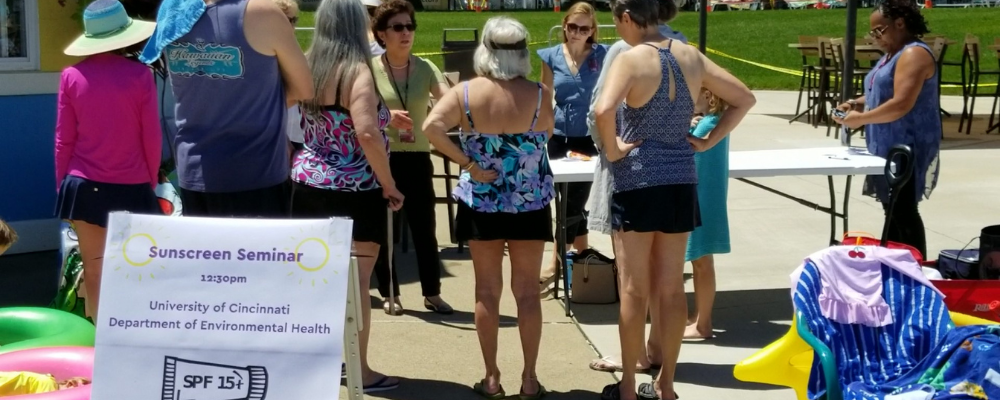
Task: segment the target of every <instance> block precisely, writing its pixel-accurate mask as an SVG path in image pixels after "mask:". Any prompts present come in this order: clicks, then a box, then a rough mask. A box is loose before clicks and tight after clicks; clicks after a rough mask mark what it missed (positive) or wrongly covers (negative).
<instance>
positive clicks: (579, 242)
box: [538, 235, 590, 290]
mask: <svg viewBox="0 0 1000 400" xmlns="http://www.w3.org/2000/svg"><path fill="white" fill-rule="evenodd" d="M572 245H573V249H575V250H576V251H577V252H581V251H584V250H586V249H587V248H589V247H590V240H588V238H587V235H582V236H577V237H576V239H574V240H573V243H572ZM558 267H559V254H557V253H556V252H555V251H553V252H552V263H550V264H548V265H547V266H546V267H545V269H544V270H543V271H542V273H541V274H539V275H538V281H539V282H540V283H541V284H542V285H544V286H548V284H550V283H551V282H548V281H549V280H550V279H551V278H552V277H554V276H555V275H556V268H558ZM541 289H542V290H545V288H544V287H542V288H541Z"/></svg>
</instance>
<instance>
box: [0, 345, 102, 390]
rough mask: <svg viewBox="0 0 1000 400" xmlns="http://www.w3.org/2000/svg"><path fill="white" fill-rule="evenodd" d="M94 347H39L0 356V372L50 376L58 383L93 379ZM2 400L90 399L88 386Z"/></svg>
mask: <svg viewBox="0 0 1000 400" xmlns="http://www.w3.org/2000/svg"><path fill="white" fill-rule="evenodd" d="M93 369H94V348H93V347H39V348H34V349H27V350H18V351H12V352H10V353H4V354H0V371H28V372H35V373H40V374H51V375H52V376H54V377H56V379H57V380H64V379H69V378H76V377H81V378H87V379H93ZM3 400H90V385H84V386H81V387H76V388H72V389H66V390H58V391H55V392H48V393H39V394H28V395H21V396H9V397H4V398H3Z"/></svg>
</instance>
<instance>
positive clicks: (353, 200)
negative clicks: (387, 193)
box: [292, 182, 389, 246]
mask: <svg viewBox="0 0 1000 400" xmlns="http://www.w3.org/2000/svg"><path fill="white" fill-rule="evenodd" d="M388 213H389V201H388V200H386V199H384V198H382V189H373V190H366V191H363V192H343V191H338V190H330V189H320V188H316V187H312V186H309V185H305V184H302V183H299V182H294V183H293V187H292V218H329V217H344V218H350V219H352V220H353V221H354V232H353V234H352V237H353V238H354V241H356V242H374V243H378V244H380V245H382V246H385V245H386V244H387V243H388V240H386V239H387V238H386V235H388V234H389V228H388V225H387V224H388V223H389V214H388Z"/></svg>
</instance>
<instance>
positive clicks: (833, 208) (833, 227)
mask: <svg viewBox="0 0 1000 400" xmlns="http://www.w3.org/2000/svg"><path fill="white" fill-rule="evenodd" d="M826 182H827V186H828V187H829V188H830V211H829V213H830V245H831V246H835V245H837V244H838V242H837V239H836V237H837V192H836V191H834V190H833V176H832V175H827V176H826Z"/></svg>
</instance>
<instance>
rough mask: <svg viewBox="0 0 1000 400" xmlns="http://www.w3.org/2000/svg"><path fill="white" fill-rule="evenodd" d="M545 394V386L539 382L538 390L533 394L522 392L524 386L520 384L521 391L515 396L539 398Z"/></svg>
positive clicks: (525, 399) (532, 399) (529, 399)
mask: <svg viewBox="0 0 1000 400" xmlns="http://www.w3.org/2000/svg"><path fill="white" fill-rule="evenodd" d="M546 394H548V392H547V391H546V390H545V386H542V384H541V383H539V384H538V392H536V393H535V394H524V386H521V392H520V393H518V394H517V397H518V398H520V399H521V400H539V399H541V398H542V397H545V395H546Z"/></svg>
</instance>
